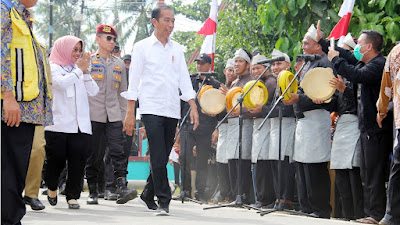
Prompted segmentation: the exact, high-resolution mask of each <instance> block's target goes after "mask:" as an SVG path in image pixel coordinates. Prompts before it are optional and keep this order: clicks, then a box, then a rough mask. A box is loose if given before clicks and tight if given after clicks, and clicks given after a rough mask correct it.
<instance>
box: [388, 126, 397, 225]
mask: <svg viewBox="0 0 400 225" xmlns="http://www.w3.org/2000/svg"><path fill="white" fill-rule="evenodd" d="M397 141H398V143H397V145H396V147H395V148H394V152H393V162H392V166H391V169H390V177H389V188H388V204H387V207H386V214H387V215H385V217H390V218H388V219H391V220H393V221H395V222H397V223H400V130H397Z"/></svg>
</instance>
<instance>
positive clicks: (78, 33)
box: [76, 0, 85, 38]
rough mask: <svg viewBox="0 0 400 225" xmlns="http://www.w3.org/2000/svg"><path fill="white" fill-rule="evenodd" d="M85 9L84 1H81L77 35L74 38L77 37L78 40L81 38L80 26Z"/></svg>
mask: <svg viewBox="0 0 400 225" xmlns="http://www.w3.org/2000/svg"><path fill="white" fill-rule="evenodd" d="M84 8H85V0H82V5H81V14H80V15H79V18H78V21H77V22H78V32H77V34H76V36H77V37H78V38H80V37H81V26H82V21H83V9H84Z"/></svg>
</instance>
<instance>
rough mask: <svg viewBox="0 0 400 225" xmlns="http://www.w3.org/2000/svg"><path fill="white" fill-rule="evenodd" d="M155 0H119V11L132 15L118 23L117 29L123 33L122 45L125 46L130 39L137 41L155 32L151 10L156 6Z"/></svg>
mask: <svg viewBox="0 0 400 225" xmlns="http://www.w3.org/2000/svg"><path fill="white" fill-rule="evenodd" d="M155 3H156V1H155V0H119V1H118V3H117V4H116V5H115V11H116V12H117V15H118V13H120V12H122V13H127V14H129V15H130V16H128V17H127V18H125V19H124V20H122V21H120V22H118V23H117V24H116V29H117V31H118V32H119V33H120V34H121V35H120V38H119V43H120V45H122V46H124V45H125V44H126V43H127V42H128V41H131V39H132V38H134V40H133V41H132V42H133V43H136V42H138V41H140V40H142V39H144V38H146V37H149V36H150V35H151V33H152V32H153V26H152V25H151V10H152V9H153V7H154V6H155Z"/></svg>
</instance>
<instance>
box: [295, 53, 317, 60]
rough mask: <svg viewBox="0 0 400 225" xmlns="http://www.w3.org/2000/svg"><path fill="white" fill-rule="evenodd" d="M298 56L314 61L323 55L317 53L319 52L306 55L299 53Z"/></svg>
mask: <svg viewBox="0 0 400 225" xmlns="http://www.w3.org/2000/svg"><path fill="white" fill-rule="evenodd" d="M296 58H297V59H304V60H305V61H314V60H319V59H321V55H317V54H314V55H307V54H304V55H297V57H296Z"/></svg>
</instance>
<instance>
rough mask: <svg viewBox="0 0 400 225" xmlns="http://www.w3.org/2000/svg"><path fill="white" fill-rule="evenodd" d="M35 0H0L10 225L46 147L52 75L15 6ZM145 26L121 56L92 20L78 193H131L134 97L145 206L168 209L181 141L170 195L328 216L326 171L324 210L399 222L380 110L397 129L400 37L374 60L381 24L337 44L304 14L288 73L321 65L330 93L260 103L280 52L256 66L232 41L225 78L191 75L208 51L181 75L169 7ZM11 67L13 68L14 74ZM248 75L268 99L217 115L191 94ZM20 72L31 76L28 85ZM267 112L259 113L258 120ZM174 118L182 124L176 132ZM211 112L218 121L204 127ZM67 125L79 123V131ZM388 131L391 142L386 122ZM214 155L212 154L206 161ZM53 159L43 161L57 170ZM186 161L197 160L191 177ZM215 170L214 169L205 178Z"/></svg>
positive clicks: (34, 186)
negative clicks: (85, 141) (143, 139)
mask: <svg viewBox="0 0 400 225" xmlns="http://www.w3.org/2000/svg"><path fill="white" fill-rule="evenodd" d="M35 4H36V1H30V0H18V1H16V0H2V5H1V7H2V8H1V10H2V49H1V54H2V82H1V87H2V89H1V92H2V122H1V127H2V128H1V129H2V132H1V135H2V190H1V193H2V198H1V199H2V203H1V204H2V224H20V220H21V219H22V217H23V216H24V214H25V206H24V205H25V204H29V205H30V206H31V207H32V209H34V210H42V209H44V205H43V204H42V203H41V202H40V201H39V200H38V192H39V186H40V182H41V176H42V175H41V174H42V173H41V172H42V171H41V170H42V165H43V161H44V158H45V157H44V155H45V154H44V152H45V149H46V151H48V146H46V143H45V137H44V136H45V135H44V134H45V129H46V132H47V131H49V126H51V125H52V122H53V114H52V101H53V99H52V92H51V86H52V82H51V75H50V73H49V68H48V63H47V59H46V58H47V57H46V55H44V51H43V48H42V47H41V46H40V45H39V43H38V42H37V41H36V39H35V37H34V36H33V34H32V32H30V33H28V35H24V36H23V35H22V34H25V33H24V32H23V31H24V30H28V31H30V30H31V26H32V24H31V23H30V22H31V17H30V13H29V11H28V10H27V9H28V8H30V7H32V6H33V5H35ZM19 19H22V20H19ZM152 24H153V26H154V28H155V30H154V33H153V34H152V36H151V37H148V38H146V39H144V40H142V41H140V42H138V43H136V44H135V46H134V50H133V53H132V56H130V55H126V56H124V57H123V58H122V59H121V58H120V53H121V51H120V48H119V45H118V46H117V47H116V38H117V37H118V34H117V32H116V31H115V29H114V28H113V27H112V26H109V25H99V26H98V27H97V29H96V42H97V44H98V50H97V51H96V52H95V53H93V54H92V55H91V59H90V76H91V79H93V80H94V81H95V83H96V84H97V86H98V93H97V94H96V95H93V96H89V98H88V101H89V109H90V121H91V128H92V135H91V141H90V148H88V149H87V160H86V166H85V167H86V171H85V173H86V179H87V183H88V187H89V199H88V201H87V204H98V203H99V201H98V198H102V197H103V198H105V199H108V200H114V201H116V203H117V204H125V203H126V202H128V201H130V200H132V199H134V198H136V196H137V192H136V190H130V189H128V188H127V179H126V174H127V163H128V156H129V153H130V149H131V144H132V134H133V130H134V129H135V127H136V116H135V115H136V108H137V106H138V105H137V102H138V100H139V99H140V101H141V102H140V106H139V107H140V110H141V112H142V122H143V123H144V126H145V129H146V133H147V137H148V141H149V154H150V174H149V177H148V179H147V183H146V186H145V188H144V190H143V193H142V194H141V196H140V197H139V198H138V200H139V202H141V203H142V204H143V205H145V206H146V207H147V208H148V209H150V210H154V211H156V212H157V213H156V214H157V215H168V214H169V203H170V200H171V191H170V189H169V186H168V180H167V176H166V174H167V170H166V164H167V162H168V156H169V153H170V151H171V149H173V148H172V147H173V146H174V149H177V150H179V152H180V156H179V162H180V168H181V185H180V188H181V193H180V195H179V196H177V198H178V199H184V200H185V199H186V198H191V197H193V198H195V199H196V200H198V201H200V202H208V201H210V202H212V203H224V202H231V201H238V200H240V201H241V203H244V204H254V205H253V206H252V207H253V208H257V209H260V210H261V209H265V208H275V209H278V210H283V209H285V210H297V211H301V212H302V213H303V214H308V215H309V216H312V217H318V218H330V217H331V212H332V207H331V199H330V195H331V183H333V182H334V183H335V184H336V185H335V187H336V189H337V191H336V192H335V193H336V199H337V201H336V202H335V203H336V204H335V207H336V210H335V215H334V216H335V217H339V218H342V219H345V220H357V221H358V222H361V223H369V224H378V223H379V224H400V208H399V203H398V202H399V196H400V195H398V190H400V189H399V188H398V183H399V181H398V180H399V178H398V176H399V174H398V173H399V172H398V170H399V166H398V165H399V160H400V159H399V157H400V156H399V147H398V145H396V147H395V148H394V150H393V143H394V141H393V115H394V121H395V128H396V132H398V129H400V119H399V117H398V115H399V113H398V110H399V107H400V105H399V102H398V97H399V94H398V93H397V87H396V85H397V84H398V83H399V82H398V81H399V77H398V76H399V74H400V59H399V54H400V47H399V46H400V45H397V46H396V47H394V48H393V50H392V51H391V53H390V54H389V56H388V59H387V60H386V59H385V58H384V56H383V55H382V53H381V50H382V46H383V43H384V38H383V36H382V34H380V33H379V32H376V31H371V30H365V31H362V34H361V35H360V36H359V37H358V39H357V40H354V39H353V37H351V35H348V36H347V37H346V39H345V40H344V43H343V45H342V46H341V47H339V46H335V47H333V46H331V47H328V46H329V42H328V40H326V39H325V37H324V34H323V32H322V31H321V28H320V23H319V22H318V25H317V28H315V27H314V25H312V26H311V27H310V28H309V30H308V31H307V33H306V34H305V36H304V38H303V40H302V42H303V45H302V49H303V52H304V54H307V55H319V56H320V57H317V59H315V60H308V59H306V60H304V59H296V62H295V63H294V71H295V72H296V73H298V74H299V76H298V78H297V79H298V81H299V83H300V82H301V81H302V80H303V79H304V78H305V77H306V76H307V75H308V72H309V71H311V70H312V69H314V68H330V69H331V71H333V74H334V75H335V77H334V78H332V79H331V80H329V84H330V85H331V87H333V88H334V89H336V91H335V93H334V94H333V96H332V97H331V98H330V99H329V100H322V99H315V98H314V99H311V98H309V97H308V96H307V95H306V94H305V91H304V90H303V89H302V88H301V87H299V90H298V92H297V93H291V94H289V98H285V99H283V101H282V102H281V103H279V104H278V106H277V107H276V108H272V107H273V105H274V103H275V101H277V100H278V99H279V96H280V95H281V94H282V93H281V92H282V90H281V87H280V86H279V85H278V84H279V82H278V80H279V76H281V75H282V74H283V73H286V72H288V71H291V66H292V61H291V58H290V57H289V56H288V55H287V54H285V53H283V52H281V51H279V50H277V49H274V50H273V52H272V53H271V54H269V55H270V56H271V57H272V58H281V59H283V60H280V61H278V60H276V61H271V63H270V64H269V63H265V61H266V60H267V59H268V58H267V57H266V56H264V55H263V54H260V53H253V54H251V53H250V52H249V51H247V50H245V49H242V48H240V49H238V50H237V51H236V52H235V53H234V54H233V58H232V59H227V61H226V66H225V69H224V71H223V73H224V75H225V84H223V83H221V82H219V81H218V80H216V79H215V78H213V77H212V76H209V75H204V74H206V73H207V72H210V71H211V70H212V58H211V57H210V56H209V55H207V54H200V55H199V56H198V57H197V58H196V60H195V61H196V69H197V71H198V72H199V74H198V75H194V76H192V77H190V76H189V73H188V70H187V67H186V63H185V58H184V55H183V51H182V48H181V46H180V45H179V44H178V43H176V42H174V41H172V40H171V39H170V37H169V36H170V34H171V32H172V30H173V27H174V13H173V11H172V9H171V8H169V7H167V6H161V7H157V8H156V9H154V10H153V12H152ZM17 27H19V29H20V30H18V29H17ZM21 30H22V31H21ZM16 40H18V41H16ZM355 42H357V44H356V43H355ZM22 49H23V50H24V51H23V52H22ZM39 50H40V51H39ZM14 52H16V53H14ZM18 54H25V56H27V57H26V60H27V62H22V64H21V57H20V56H19V55H18ZM162 57H164V58H162ZM293 57H294V56H293ZM24 59H25V58H24ZM161 59H164V60H161ZM131 62H132V64H131V65H130V63H131ZM21 65H22V66H21ZM35 65H36V66H35ZM33 67H34V68H33ZM46 67H47V68H46ZM85 71H86V70H85ZM21 72H22V75H24V76H25V77H22V78H21V76H20V75H21ZM36 74H37V75H38V76H36ZM128 74H130V75H131V76H129V75H128ZM166 74H168V75H166ZM86 75H87V74H86ZM258 78H259V80H260V81H261V82H262V83H263V84H264V85H265V87H266V88H267V91H268V101H267V103H266V104H265V105H260V104H257V105H256V106H255V107H243V109H242V110H232V112H231V114H230V115H229V116H228V118H227V119H223V118H224V117H225V115H226V114H227V110H226V111H223V112H222V113H219V114H209V113H206V112H205V111H204V110H202V108H201V106H200V104H199V101H198V100H197V98H196V95H195V92H199V91H200V90H201V88H202V86H203V85H210V86H212V88H215V89H219V90H220V91H221V93H222V94H225V95H226V94H227V93H228V92H229V90H230V89H232V88H236V87H244V86H245V85H246V84H247V83H248V82H250V81H253V80H255V79H258ZM21 79H22V80H21ZM24 79H25V80H24ZM27 80H33V81H34V82H32V84H30V83H29V84H27V83H26V81H27ZM21 82H25V85H23V86H21ZM128 85H129V86H128ZM161 89H162V90H163V91H164V95H162V96H160V95H159V91H160V90H161ZM178 90H179V91H178ZM67 94H68V93H67ZM180 99H182V100H183V101H182V102H180ZM390 102H392V103H393V104H392V106H390V105H391V104H390ZM58 104H59V103H58ZM53 110H54V109H53ZM270 111H272V112H271V113H270ZM334 113H336V116H334ZM77 114H79V113H78V111H77ZM267 114H270V116H269V118H268V119H266V120H265V121H264V118H265V117H266V115H267ZM77 118H78V119H79V116H78V117H77ZM184 118H187V119H184ZM242 119H243V120H242ZM179 120H180V127H178V128H180V129H181V130H180V132H179V134H178V136H179V137H177V138H176V139H175V138H174V136H175V134H176V130H177V124H178V121H179ZM218 122H221V125H220V126H219V127H218V129H216V125H217V124H218ZM77 123H78V125H77V126H78V127H79V128H78V131H79V130H82V127H80V125H79V121H77ZM69 126H75V124H65V127H64V128H67V127H69ZM259 128H260V129H259ZM333 130H334V133H333V132H332V131H333ZM79 132H80V131H79ZM240 132H241V133H240ZM332 133H333V134H332ZM46 134H47V133H46ZM332 137H333V138H332ZM396 137H397V138H396V141H397V143H398V141H399V138H400V136H399V134H398V133H397V135H396ZM239 139H240V140H239ZM174 140H179V141H178V143H174ZM280 140H281V141H280ZM215 146H216V147H215ZM239 149H241V152H240V153H239ZM46 154H47V156H48V157H49V153H48V152H46ZM213 155H215V157H216V160H215V161H216V162H214V160H212V158H213ZM68 162H70V161H68ZM214 163H216V166H215V165H214V166H212V165H210V164H214ZM64 164H65V162H63V164H61V165H55V166H56V169H57V173H60V172H61V170H62V169H63V168H64ZM28 165H29V168H28ZM76 166H77V165H73V164H68V165H65V169H64V170H65V171H66V173H67V175H66V176H67V177H68V173H69V175H70V176H71V177H72V175H75V174H73V173H76V171H75V170H74V169H75V168H76ZM51 168H53V167H51ZM210 168H213V169H211V170H210ZM329 169H331V170H334V171H335V172H336V176H335V180H331V177H330V173H329ZM27 171H28V176H27ZM192 171H195V172H196V173H195V174H196V175H195V176H196V178H195V182H194V184H193V185H192V182H191V180H192V174H193V173H191V172H192ZM389 171H390V176H388V174H389ZM51 172H52V173H54V171H51ZM105 173H106V174H107V175H105ZM215 177H217V179H216V181H215V179H212V178H215ZM25 178H26V181H25ZM80 178H81V179H79V180H75V182H80V184H81V187H82V185H83V175H81V176H80ZM388 178H389V179H388ZM388 180H389V184H388V190H386V184H385V183H386V182H387V181H388ZM212 181H214V182H212ZM68 182H69V181H67V186H68ZM71 182H72V181H71ZM25 184H26V186H25ZM53 186H56V184H55V183H54V184H52V188H50V187H49V190H48V193H47V195H48V201H49V203H50V204H51V205H56V204H57V196H58V194H57V187H53ZM24 188H25V196H24V197H22V195H21V194H22V192H23V190H24ZM54 189H55V190H54ZM67 189H68V190H66V192H69V191H71V190H69V188H68V187H67ZM192 193H194V196H192ZM155 196H156V197H157V202H156V201H155V199H154V197H155ZM77 198H79V196H78V197H77ZM67 200H70V199H68V193H67ZM74 200H76V199H74ZM157 203H158V204H157ZM68 205H69V208H70V209H78V208H79V204H78V203H77V202H76V201H74V202H73V203H70V202H69V201H68ZM5 206H7V207H5Z"/></svg>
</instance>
